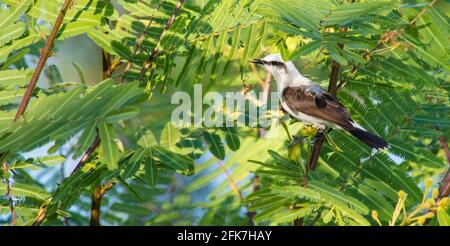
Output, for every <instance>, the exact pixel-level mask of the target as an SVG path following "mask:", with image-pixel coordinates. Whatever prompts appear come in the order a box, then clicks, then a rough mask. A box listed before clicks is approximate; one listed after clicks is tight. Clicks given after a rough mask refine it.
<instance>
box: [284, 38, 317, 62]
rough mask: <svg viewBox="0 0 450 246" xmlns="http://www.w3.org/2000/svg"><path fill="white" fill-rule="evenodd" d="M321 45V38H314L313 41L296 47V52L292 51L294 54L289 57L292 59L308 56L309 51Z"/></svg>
mask: <svg viewBox="0 0 450 246" xmlns="http://www.w3.org/2000/svg"><path fill="white" fill-rule="evenodd" d="M321 45H322V41H321V40H314V41H312V42H309V43H307V44H305V45H303V46H302V47H300V48H298V49H296V50H295V51H294V52H292V54H291V55H290V57H289V60H290V61H292V60H295V59H297V58H299V57H302V56H306V55H308V54H309V53H311V52H313V51H315V50H317V49H318V48H319V47H320V46H321Z"/></svg>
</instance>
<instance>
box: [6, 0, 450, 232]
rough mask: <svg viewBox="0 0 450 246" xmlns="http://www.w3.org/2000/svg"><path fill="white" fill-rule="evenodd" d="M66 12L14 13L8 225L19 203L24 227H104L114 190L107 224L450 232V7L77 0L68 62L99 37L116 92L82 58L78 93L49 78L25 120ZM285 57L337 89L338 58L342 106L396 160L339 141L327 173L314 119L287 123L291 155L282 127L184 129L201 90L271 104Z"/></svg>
mask: <svg viewBox="0 0 450 246" xmlns="http://www.w3.org/2000/svg"><path fill="white" fill-rule="evenodd" d="M63 2H64V1H63V0H37V1H31V0H2V1H0V5H1V8H0V135H1V136H0V153H1V160H2V167H3V168H2V170H1V171H0V176H1V177H2V180H3V182H2V183H1V184H0V193H1V194H2V195H4V196H2V197H1V199H0V212H1V214H2V215H4V216H2V217H0V219H1V220H2V222H3V223H5V224H7V223H11V222H12V216H11V201H10V200H13V201H14V202H13V204H12V205H13V207H14V208H15V213H16V214H17V220H16V221H14V223H15V224H17V225H23V224H24V225H30V224H32V223H33V222H35V221H36V220H37V219H38V218H39V215H41V214H42V213H43V212H44V213H45V220H44V221H43V222H44V224H48V225H62V224H67V223H68V224H69V225H84V224H88V223H89V214H90V213H89V212H90V210H91V207H90V206H91V196H92V195H93V194H94V193H95V190H96V188H98V187H110V189H109V188H108V189H107V190H105V194H103V198H102V209H101V217H100V219H101V223H102V224H108V225H119V224H126V225H141V224H142V225H192V224H195V225H237V224H238V225H244V224H249V223H250V224H252V223H255V224H256V225H287V224H292V223H293V224H296V225H297V224H305V225H310V224H317V225H380V224H381V225H400V224H401V225H422V224H425V223H430V224H438V225H448V224H449V220H450V219H449V216H450V215H449V210H448V198H441V197H439V198H438V194H437V193H439V189H438V188H439V187H438V185H439V184H438V183H439V181H440V180H441V175H442V174H443V172H445V171H446V170H447V169H448V165H449V163H446V160H445V148H443V147H442V146H441V145H440V142H439V139H440V138H441V139H442V138H443V139H449V138H450V130H449V126H450V121H449V119H450V114H449V112H450V101H449V78H448V75H449V64H448V61H449V58H450V56H449V40H448V28H447V27H448V18H449V17H448V13H446V11H445V10H448V8H449V4H448V3H446V2H438V3H435V4H434V5H431V6H429V5H427V2H426V1H409V0H405V1H399V0H373V1H367V0H360V1H335V0H330V1H328V0H314V1H312V0H299V1H296V2H295V4H294V3H293V2H292V1H287V0H276V1H275V0H256V1H251V0H229V1H216V0H209V1H196V0H186V1H176V0H151V1H150V0H148V1H144V0H111V1H109V0H108V1H105V0H76V1H73V2H72V4H71V5H70V7H69V9H68V11H67V13H66V15H65V17H64V19H63V25H62V27H61V28H60V30H59V32H58V35H57V42H56V45H55V47H54V52H56V53H54V54H57V52H58V47H59V45H60V44H62V43H64V42H66V40H68V39H71V38H74V37H77V36H85V37H88V38H89V40H90V41H92V42H94V43H95V44H96V45H97V46H98V47H99V49H101V50H102V53H103V61H104V63H103V65H104V70H103V71H102V72H103V74H104V75H105V76H104V80H103V81H88V80H86V76H85V73H86V71H84V70H83V66H81V65H83V64H78V63H77V62H74V63H73V64H74V67H75V69H76V73H77V76H79V77H80V82H73V81H66V80H65V79H64V77H63V76H62V74H61V72H60V70H59V68H58V66H59V65H58V64H57V65H47V66H46V68H45V73H44V74H45V77H46V78H47V79H48V80H49V84H48V85H45V84H44V83H39V84H38V87H37V88H36V89H34V90H33V93H32V100H31V102H30V105H29V106H28V108H27V109H26V112H25V114H24V115H23V116H22V117H20V118H19V119H18V120H17V121H14V120H13V119H14V116H15V113H16V112H17V108H18V106H19V104H20V102H21V100H22V98H23V97H24V95H25V91H26V88H27V83H28V82H29V81H30V79H31V77H32V75H33V72H34V66H33V64H32V63H33V62H32V61H33V59H36V58H37V57H39V54H40V51H41V49H42V48H43V45H44V43H45V41H46V38H47V37H48V35H49V33H50V31H51V27H52V26H53V25H55V21H56V19H57V15H58V13H59V11H60V8H61V6H62V4H63ZM180 4H182V5H181V8H179V7H180ZM178 8H179V11H178ZM172 21H173V23H171V22H172ZM82 48H83V47H82V46H80V47H77V49H82ZM276 52H278V53H280V54H281V55H282V57H283V58H284V59H285V60H292V61H293V62H294V63H295V64H296V66H297V67H298V68H300V71H301V72H302V74H304V75H305V76H307V77H309V78H311V79H313V80H314V81H316V82H317V83H319V84H321V85H322V86H323V87H324V88H325V87H326V85H327V84H328V81H329V74H330V72H329V71H330V64H331V62H332V61H335V62H337V63H339V64H340V78H339V81H338V87H339V91H338V98H339V100H340V101H341V102H342V103H343V104H344V105H345V106H346V107H347V108H348V109H349V111H350V112H351V114H352V117H353V118H354V120H355V121H356V122H358V123H359V124H361V125H362V126H363V127H365V128H366V129H368V130H370V131H371V132H374V133H376V134H378V135H380V136H382V137H383V138H384V139H386V140H387V141H388V142H389V144H390V146H391V148H390V149H389V150H388V151H385V152H374V151H372V150H370V149H369V148H368V147H366V146H364V145H362V144H361V143H360V142H359V141H358V140H357V139H355V138H353V137H352V136H350V135H348V134H346V133H344V132H342V131H339V130H333V131H332V132H330V133H329V136H328V137H327V138H328V139H327V142H326V143H325V146H324V148H323V149H322V151H321V153H320V158H319V165H318V168H317V169H316V170H314V171H311V170H308V169H307V168H306V166H307V165H306V163H308V160H309V158H310V153H311V151H312V147H313V144H314V133H315V131H313V130H311V127H309V126H306V125H304V124H302V123H299V122H296V121H293V120H288V122H286V123H287V128H288V131H289V132H291V133H293V135H295V136H296V137H299V138H301V139H302V141H300V142H299V143H296V144H289V138H290V136H287V135H286V134H285V133H284V131H283V129H280V128H274V127H272V128H267V129H261V128H256V127H255V126H246V127H225V126H221V127H180V128H177V127H175V126H174V125H173V124H172V123H171V122H170V116H171V112H172V110H173V109H174V107H175V105H172V104H171V101H170V96H171V95H172V94H173V93H175V92H177V91H186V92H188V93H189V94H190V95H191V97H193V96H194V91H193V84H194V83H197V84H202V86H203V90H204V91H203V93H206V92H208V91H217V92H220V93H222V94H224V93H225V92H226V91H239V90H240V89H241V86H242V84H244V85H247V84H252V85H255V86H253V87H252V90H253V91H254V92H260V91H261V90H262V89H261V88H259V86H258V85H257V84H259V83H261V82H262V80H263V79H262V78H263V71H260V70H258V69H257V68H256V67H254V65H253V64H250V63H248V61H249V60H251V59H253V58H255V57H262V56H264V55H265V54H269V53H276ZM261 70H262V69H261ZM44 74H43V75H42V76H44ZM246 99H247V101H248V103H255V100H254V99H255V98H252V97H251V96H247V97H246ZM224 111H226V109H224ZM245 116H246V117H247V116H248V115H245ZM262 130H264V131H265V132H266V134H268V135H270V134H274V135H275V136H277V137H276V138H269V137H267V136H266V137H262V136H261V132H262ZM276 133H280V134H278V135H276ZM97 137H98V140H99V142H100V143H99V145H98V147H97V146H95V144H93V143H95V142H96V140H97ZM445 144H447V145H448V143H445ZM92 147H94V148H93V151H92V152H89V150H90V148H92ZM38 148H39V149H41V150H40V151H39V153H40V154H39V155H40V156H39V157H28V153H29V152H30V151H36V150H37V149H38ZM42 148H45V150H42ZM85 153H90V154H89V155H88V156H87V159H85V161H84V162H83V161H81V162H80V159H81V158H85V157H84V156H83V155H84V154H85ZM77 163H81V165H80V168H77V169H74V171H73V172H72V173H71V174H69V175H64V170H65V169H67V168H69V167H71V166H75V165H77ZM73 164H75V165H73ZM72 169H73V168H72ZM61 170H62V174H61ZM66 172H67V170H66ZM44 176H45V177H47V178H43V177H44ZM424 180H427V181H426V182H425V184H424V182H423V181H424ZM432 183H434V185H433V184H432ZM9 188H11V192H8V189H9ZM433 189H434V190H435V191H432V192H431V193H432V194H429V193H430V191H431V190H433ZM8 193H10V194H8ZM10 198H11V199H10Z"/></svg>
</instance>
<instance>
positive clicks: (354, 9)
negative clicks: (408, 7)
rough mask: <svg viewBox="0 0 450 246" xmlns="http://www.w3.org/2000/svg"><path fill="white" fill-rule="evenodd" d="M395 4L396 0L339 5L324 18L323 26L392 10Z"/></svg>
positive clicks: (373, 0)
mask: <svg viewBox="0 0 450 246" xmlns="http://www.w3.org/2000/svg"><path fill="white" fill-rule="evenodd" d="M397 4H398V1H397V0H392V1H385V0H372V1H370V2H363V3H347V4H341V5H338V6H337V7H336V9H334V10H332V11H331V14H330V15H329V16H328V17H326V19H325V22H324V23H323V25H326V26H331V25H343V24H346V23H348V22H350V21H352V20H354V19H356V18H359V17H360V16H362V15H366V14H370V13H380V12H382V11H385V10H390V9H393V8H394V7H395V6H396V5H397Z"/></svg>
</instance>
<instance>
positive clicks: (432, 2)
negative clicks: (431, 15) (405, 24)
mask: <svg viewBox="0 0 450 246" xmlns="http://www.w3.org/2000/svg"><path fill="white" fill-rule="evenodd" d="M436 2H437V0H433V1H431V2H430V3H429V4H428V5H427V7H425V8H423V9H422V11H420V13H419V14H418V15H416V17H414V19H412V20H411V22H410V23H409V25H410V26H412V25H414V24H416V22H417V20H418V19H419V18H420V17H421V16H422V15H423V14H425V13H426V12H427V11H428V10H429V9H431V8H432V7H433V5H434V4H435V3H436Z"/></svg>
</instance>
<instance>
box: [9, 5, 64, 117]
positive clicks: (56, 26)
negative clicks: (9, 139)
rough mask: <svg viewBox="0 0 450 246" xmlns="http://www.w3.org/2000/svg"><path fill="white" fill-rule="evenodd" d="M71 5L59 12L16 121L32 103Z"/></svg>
mask: <svg viewBox="0 0 450 246" xmlns="http://www.w3.org/2000/svg"><path fill="white" fill-rule="evenodd" d="M71 3H72V0H65V1H64V4H63V6H62V8H61V10H60V11H59V14H58V17H57V18H56V21H55V24H54V25H53V28H52V31H51V33H50V36H49V37H48V38H47V41H46V43H45V46H44V48H43V49H42V50H41V54H40V57H39V61H38V63H37V65H36V68H35V70H34V73H33V76H32V77H31V80H30V83H29V84H28V88H27V90H26V92H25V95H24V97H23V99H22V102H21V103H20V106H19V109H18V110H17V113H16V116H15V117H14V121H16V120H17V119H19V118H20V116H22V115H23V113H24V112H25V110H26V108H27V106H28V103H29V102H30V98H31V95H32V94H33V90H34V88H35V87H36V84H37V81H38V79H39V76H40V75H41V72H42V69H43V68H44V66H45V62H46V61H47V59H48V57H49V56H50V53H51V51H52V48H53V43H54V42H55V39H56V36H57V34H58V31H59V28H60V27H61V25H62V23H63V20H64V16H65V15H66V12H67V10H68V9H69V7H70V4H71Z"/></svg>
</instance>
